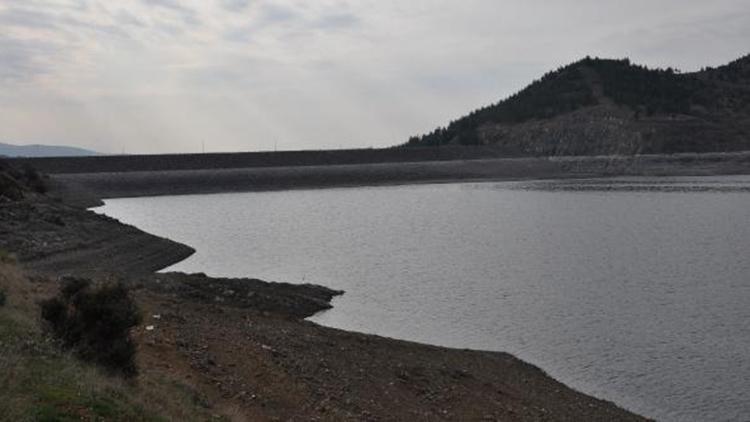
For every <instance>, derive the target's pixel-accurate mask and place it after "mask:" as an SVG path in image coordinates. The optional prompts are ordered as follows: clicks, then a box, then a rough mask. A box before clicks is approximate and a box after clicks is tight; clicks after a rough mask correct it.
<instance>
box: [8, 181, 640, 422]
mask: <svg viewBox="0 0 750 422" xmlns="http://www.w3.org/2000/svg"><path fill="white" fill-rule="evenodd" d="M0 249H4V250H7V251H10V252H13V253H14V254H16V255H17V256H18V258H19V260H20V262H21V264H22V265H23V267H24V268H25V269H26V271H27V272H28V274H29V275H30V276H32V277H33V279H35V280H37V282H39V280H50V281H48V283H54V280H56V279H57V278H58V277H60V276H61V275H64V274H74V275H85V276H88V277H93V278H97V279H117V280H122V281H124V282H126V283H128V284H129V285H130V286H131V287H132V291H133V292H134V294H135V297H136V299H137V302H138V304H139V306H140V308H141V309H142V311H143V314H144V315H145V316H146V317H145V320H144V323H143V325H142V326H139V327H138V328H137V329H136V332H135V333H134V334H135V337H136V339H137V342H138V350H139V352H138V361H139V365H140V367H141V373H142V374H143V375H142V376H145V377H152V378H153V377H157V378H164V379H168V380H172V381H174V382H177V383H180V384H181V385H186V386H188V387H189V388H190V389H192V390H194V391H196V392H197V393H196V394H198V395H200V397H201V400H202V401H204V402H205V406H206V407H207V408H208V409H210V410H211V412H213V413H215V414H217V415H220V416H224V417H227V418H229V419H230V420H240V421H243V420H248V421H256V420H357V421H359V420H372V421H380V420H394V421H396V420H408V419H416V420H461V421H464V420H499V421H506V420H513V421H515V420H518V421H532V420H533V421H537V420H554V421H584V420H585V421H589V420H592V421H613V420H644V419H643V418H641V417H640V416H637V415H634V414H632V413H629V412H627V411H625V410H623V409H621V408H619V407H617V406H616V405H615V404H613V403H610V402H607V401H603V400H598V399H596V398H593V397H589V396H586V395H584V394H582V393H580V392H577V391H574V390H572V389H570V388H568V387H566V386H565V385H563V384H561V383H559V382H557V381H555V380H553V379H552V378H550V377H549V376H547V375H546V374H545V373H544V372H543V371H542V370H540V369H538V368H536V367H534V366H532V365H529V364H526V363H524V362H522V361H520V360H518V359H516V358H515V357H513V356H511V355H508V354H505V353H500V352H481V351H469V350H456V349H449V348H442V347H435V346H429V345H422V344H416V343H411V342H407V341H398V340H392V339H387V338H382V337H378V336H374V335H365V334H357V333H350V332H345V331H341V330H336V329H331V328H326V327H321V326H318V325H316V324H313V323H311V322H307V321H304V318H305V317H307V316H309V315H312V314H313V313H315V312H318V311H320V310H324V309H327V308H329V307H330V300H331V298H332V297H333V296H335V295H338V294H341V293H342V292H337V291H333V290H330V289H327V288H325V287H321V286H313V285H290V284H283V283H267V282H264V281H260V280H252V279H217V278H211V277H208V276H206V275H203V274H192V275H188V274H180V273H168V274H160V273H155V272H154V271H156V270H158V269H160V268H163V267H166V266H168V265H170V264H172V263H175V262H178V261H180V260H182V259H184V258H185V257H187V256H189V255H190V254H191V253H192V252H193V250H192V249H191V248H190V247H188V246H185V245H181V244H178V243H176V242H173V241H170V240H168V239H163V238H159V237H156V236H152V235H150V234H147V233H144V232H142V231H140V230H138V229H137V228H135V227H132V226H127V225H123V224H121V223H119V222H118V221H116V220H114V219H111V218H109V217H106V216H102V215H98V214H95V213H93V212H91V211H85V210H83V209H80V208H77V207H73V206H70V205H68V204H66V203H61V202H60V200H59V198H58V199H57V200H54V199H50V198H49V197H45V196H34V197H33V198H31V199H27V200H22V201H11V202H3V203H0ZM146 327H150V329H146Z"/></svg>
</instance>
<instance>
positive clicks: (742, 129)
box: [404, 55, 750, 156]
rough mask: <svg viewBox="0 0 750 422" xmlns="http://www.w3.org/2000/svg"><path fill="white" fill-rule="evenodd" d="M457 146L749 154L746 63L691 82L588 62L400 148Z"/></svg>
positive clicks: (748, 59) (528, 151)
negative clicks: (743, 152) (732, 152)
mask: <svg viewBox="0 0 750 422" xmlns="http://www.w3.org/2000/svg"><path fill="white" fill-rule="evenodd" d="M456 144H463V145H492V146H494V147H495V148H496V149H498V150H500V151H502V152H503V153H505V154H508V155H551V156H560V155H611V154H626V155H629V154H671V153H679V152H728V151H743V150H750V55H748V56H745V57H743V58H741V59H738V60H736V61H734V62H732V63H729V64H727V65H725V66H721V67H719V68H706V69H703V70H701V71H700V72H693V73H680V72H679V71H677V70H674V69H671V68H668V69H649V68H647V67H644V66H639V65H635V64H633V63H631V62H630V61H629V60H628V59H624V60H609V59H599V58H590V57H587V58H585V59H583V60H580V61H578V62H575V63H573V64H570V65H568V66H565V67H562V68H560V69H558V70H556V71H554V72H550V73H547V74H546V75H544V76H543V77H542V78H541V79H539V80H536V81H534V82H533V83H532V84H531V85H529V86H528V87H526V88H525V89H523V90H521V91H520V92H518V93H516V94H514V95H512V96H511V97H509V98H507V99H505V100H502V101H500V102H498V103H496V104H493V105H490V106H488V107H484V108H481V109H478V110H476V111H473V112H472V113H470V114H469V115H467V116H465V117H462V118H460V119H458V120H455V121H453V122H451V123H450V124H449V125H448V126H446V127H441V128H438V129H436V130H435V131H433V132H432V133H429V134H426V135H422V136H415V137H412V138H411V139H410V140H409V141H408V142H407V143H406V144H405V145H404V146H412V147H418V146H439V145H456Z"/></svg>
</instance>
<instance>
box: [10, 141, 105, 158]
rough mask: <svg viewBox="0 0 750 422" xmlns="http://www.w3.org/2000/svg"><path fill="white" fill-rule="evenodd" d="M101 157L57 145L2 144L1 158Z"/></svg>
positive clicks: (85, 150)
mask: <svg viewBox="0 0 750 422" xmlns="http://www.w3.org/2000/svg"><path fill="white" fill-rule="evenodd" d="M82 155H99V153H98V152H94V151H89V150H87V149H83V148H75V147H68V146H57V145H12V144H4V143H2V142H0V156H6V157H73V156H82Z"/></svg>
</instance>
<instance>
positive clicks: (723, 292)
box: [100, 177, 750, 421]
mask: <svg viewBox="0 0 750 422" xmlns="http://www.w3.org/2000/svg"><path fill="white" fill-rule="evenodd" d="M100 211H101V212H104V213H106V214H108V215H111V216H113V217H116V218H118V219H121V220H122V221H124V222H127V223H130V224H134V225H136V226H138V227H140V228H142V229H144V230H146V231H149V232H152V233H156V234H158V235H161V236H166V237H169V238H172V239H175V240H177V241H180V242H184V243H187V244H189V245H191V246H193V247H195V248H196V249H197V250H198V252H197V253H196V254H195V255H194V256H192V257H191V258H189V259H188V260H186V261H183V262H181V263H179V264H177V265H175V266H174V267H172V268H170V270H179V271H187V272H206V273H208V274H210V275H215V276H237V277H244V276H252V277H258V278H262V279H266V280H275V281H285V282H306V283H318V284H322V285H326V286H330V287H333V288H337V289H343V290H346V292H347V293H346V294H345V295H344V296H342V297H340V298H338V299H336V300H335V301H334V305H335V307H334V309H333V310H331V311H328V312H325V313H322V314H319V315H317V316H315V317H314V318H312V319H313V320H314V321H316V322H319V323H321V324H324V325H329V326H333V327H338V328H344V329H349V330H357V331H363V332H368V333H376V334H381V335H385V336H390V337H396V338H402V339H409V340H415V341H420V342H427V343H433V344H440V345H446V346H453V347H460V348H475V349H489V350H502V351H507V352H510V353H513V354H515V355H517V356H519V357H520V358H522V359H524V360H526V361H529V362H531V363H534V364H536V365H538V366H540V367H541V368H543V369H544V370H546V371H547V372H548V373H549V374H551V375H552V376H553V377H555V378H557V379H559V380H560V381H562V382H564V383H566V384H568V385H571V386H573V387H575V388H577V389H580V390H582V391H584V392H586V393H589V394H593V395H596V396H598V397H602V398H606V399H609V400H613V401H615V402H616V403H618V404H620V405H621V406H624V407H626V408H628V409H631V410H634V411H636V412H639V413H641V414H644V415H647V416H651V417H656V418H658V419H660V420H667V421H691V420H694V421H709V420H710V421H722V420H725V421H738V420H740V421H741V420H750V324H748V322H750V224H748V223H749V222H750V178H748V177H718V178H717V177H712V178H690V179H684V178H678V179H617V180H604V181H602V180H588V181H578V182H570V181H567V182H563V181H560V182H513V183H480V184H447V185H419V186H402V187H384V188H358V189H329V190H306V191H286V192H270V193H247V194H225V195H224V194H222V195H206V196H174V197H159V198H137V199H117V200H110V201H107V204H106V206H105V207H103V208H101V209H100Z"/></svg>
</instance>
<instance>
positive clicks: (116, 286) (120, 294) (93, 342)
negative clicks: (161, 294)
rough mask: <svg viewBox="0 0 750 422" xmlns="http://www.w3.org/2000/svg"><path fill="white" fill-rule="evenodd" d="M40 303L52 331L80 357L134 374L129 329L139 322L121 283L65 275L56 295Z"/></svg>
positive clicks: (133, 352)
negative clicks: (101, 282) (94, 280)
mask: <svg viewBox="0 0 750 422" xmlns="http://www.w3.org/2000/svg"><path fill="white" fill-rule="evenodd" d="M41 307H42V318H43V319H44V320H45V321H46V322H47V323H48V324H49V327H50V329H51V331H52V333H53V334H54V335H55V336H56V337H57V338H59V339H60V340H61V341H62V344H63V347H65V348H67V349H70V350H73V351H74V352H75V354H76V356H78V357H79V358H80V359H81V360H84V361H88V362H92V363H95V364H97V365H100V366H102V367H104V368H106V369H108V370H109V371H110V372H113V373H117V374H121V375H124V376H134V375H136V374H137V368H136V364H135V344H134V343H133V340H132V339H131V337H130V329H131V328H133V327H134V326H136V325H138V323H140V315H139V312H138V308H137V306H136V304H135V302H133V300H132V299H131V297H130V294H129V292H128V290H127V288H126V287H125V286H124V285H123V284H122V283H113V284H102V285H98V286H94V285H93V284H92V283H91V281H90V280H87V279H82V278H73V277H66V278H64V279H63V281H62V286H61V289H60V293H59V294H58V296H56V297H53V298H51V299H48V300H46V301H44V302H42V304H41Z"/></svg>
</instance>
